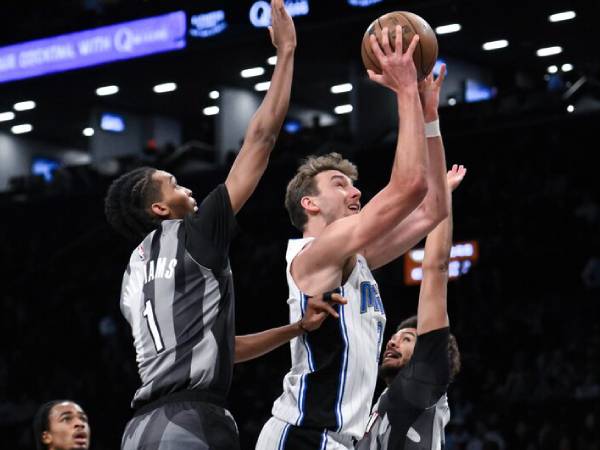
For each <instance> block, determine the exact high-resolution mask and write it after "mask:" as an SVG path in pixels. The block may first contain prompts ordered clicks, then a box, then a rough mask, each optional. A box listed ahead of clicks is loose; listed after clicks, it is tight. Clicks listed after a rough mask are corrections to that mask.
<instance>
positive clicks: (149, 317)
mask: <svg viewBox="0 0 600 450" xmlns="http://www.w3.org/2000/svg"><path fill="white" fill-rule="evenodd" d="M144 317H145V318H146V322H147V323H148V328H149V329H150V334H151V335H152V340H153V341H154V348H156V353H160V352H162V351H163V350H164V349H165V344H163V340H162V336H161V335H160V330H159V329H158V325H157V323H156V316H155V315H154V310H153V309H152V302H151V301H150V300H146V308H144Z"/></svg>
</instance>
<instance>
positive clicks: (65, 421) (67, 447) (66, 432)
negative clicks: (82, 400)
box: [42, 402, 90, 450]
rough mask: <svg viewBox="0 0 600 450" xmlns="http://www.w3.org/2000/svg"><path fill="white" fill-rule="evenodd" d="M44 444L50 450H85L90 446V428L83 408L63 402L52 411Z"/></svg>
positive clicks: (43, 439)
mask: <svg viewBox="0 0 600 450" xmlns="http://www.w3.org/2000/svg"><path fill="white" fill-rule="evenodd" d="M42 442H43V443H44V444H45V445H46V446H47V447H48V449H49V450H76V449H78V450H85V449H87V448H89V446H90V426H89V424H88V419H87V416H86V415H85V412H83V409H81V407H80V406H79V405H78V404H76V403H73V402H63V403H59V404H58V405H54V407H53V408H52V409H51V410H50V414H49V416H48V430H47V431H44V433H43V434H42Z"/></svg>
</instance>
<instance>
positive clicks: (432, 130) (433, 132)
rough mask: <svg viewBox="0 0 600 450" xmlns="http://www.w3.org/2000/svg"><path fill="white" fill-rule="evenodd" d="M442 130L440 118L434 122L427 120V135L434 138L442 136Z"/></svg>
mask: <svg viewBox="0 0 600 450" xmlns="http://www.w3.org/2000/svg"><path fill="white" fill-rule="evenodd" d="M441 135H442V132H441V131H440V119H436V120H434V121H433V122H427V123H426V124H425V137H428V138H432V137H438V136H441Z"/></svg>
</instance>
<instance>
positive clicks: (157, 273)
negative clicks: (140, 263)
mask: <svg viewBox="0 0 600 450" xmlns="http://www.w3.org/2000/svg"><path fill="white" fill-rule="evenodd" d="M175 266H177V259H176V258H172V259H171V260H170V261H169V262H168V263H167V258H158V259H157V260H156V262H155V261H154V260H153V259H151V260H150V262H149V263H147V264H144V284H146V283H149V282H150V281H154V280H155V279H157V278H166V279H171V278H173V275H174V274H175Z"/></svg>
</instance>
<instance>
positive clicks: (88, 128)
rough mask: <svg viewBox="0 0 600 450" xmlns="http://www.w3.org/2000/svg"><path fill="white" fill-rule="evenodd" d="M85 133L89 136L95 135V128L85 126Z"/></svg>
mask: <svg viewBox="0 0 600 450" xmlns="http://www.w3.org/2000/svg"><path fill="white" fill-rule="evenodd" d="M83 135H84V136H87V137H91V136H93V135H94V129H93V128H90V127H87V128H84V129H83Z"/></svg>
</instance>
